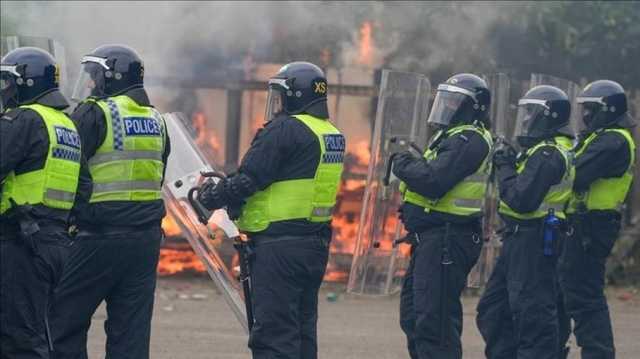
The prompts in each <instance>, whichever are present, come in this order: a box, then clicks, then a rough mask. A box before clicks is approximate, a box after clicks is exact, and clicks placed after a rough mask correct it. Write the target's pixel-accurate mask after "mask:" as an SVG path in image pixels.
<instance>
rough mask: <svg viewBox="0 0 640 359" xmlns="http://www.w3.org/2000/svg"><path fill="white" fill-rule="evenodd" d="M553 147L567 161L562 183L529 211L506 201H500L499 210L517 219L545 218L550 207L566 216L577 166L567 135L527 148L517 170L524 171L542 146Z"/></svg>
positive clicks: (556, 185) (551, 188)
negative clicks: (524, 210)
mask: <svg viewBox="0 0 640 359" xmlns="http://www.w3.org/2000/svg"><path fill="white" fill-rule="evenodd" d="M547 146H548V147H553V148H555V149H557V150H558V151H559V152H560V154H562V157H563V158H564V161H565V172H564V174H563V176H562V180H561V181H560V183H557V184H555V185H553V186H551V187H550V188H549V191H548V192H547V195H546V196H545V197H544V199H543V200H542V203H540V206H539V207H538V208H537V209H536V210H535V211H532V212H529V213H519V212H516V211H514V210H513V209H511V208H510V207H509V206H508V205H507V204H506V203H505V202H503V201H500V207H499V209H498V212H500V213H501V214H504V215H507V216H509V217H512V218H517V219H523V220H527V219H536V218H543V217H544V216H546V215H547V213H548V212H549V209H551V208H553V210H554V212H555V215H556V216H557V217H559V218H563V219H564V218H566V216H565V209H566V206H567V204H568V202H569V199H570V198H571V192H572V187H573V180H574V178H575V173H576V171H575V167H574V165H573V156H572V154H571V152H570V150H571V147H572V144H571V140H569V139H568V138H567V137H563V136H558V137H555V138H554V140H553V141H543V142H540V143H538V144H537V145H535V146H533V147H531V148H530V149H529V150H527V153H526V157H525V160H524V161H521V162H520V163H519V164H518V168H517V170H516V171H517V172H518V173H522V171H524V169H525V168H526V166H527V161H528V160H529V158H531V156H533V154H534V153H535V152H536V151H537V150H538V149H540V148H542V147H547Z"/></svg>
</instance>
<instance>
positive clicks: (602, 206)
mask: <svg viewBox="0 0 640 359" xmlns="http://www.w3.org/2000/svg"><path fill="white" fill-rule="evenodd" d="M606 132H617V133H619V134H621V135H622V136H623V137H624V138H625V139H626V142H627V145H628V146H629V160H630V161H629V167H627V170H626V171H625V173H624V174H623V175H622V176H620V177H614V178H599V179H597V180H595V181H594V182H593V183H592V184H591V185H590V186H589V190H588V191H587V192H585V193H574V194H573V197H572V198H571V205H570V206H569V210H568V212H569V213H574V212H576V211H577V210H578V207H580V206H584V209H585V210H587V211H591V210H617V211H620V210H621V209H622V205H623V204H624V200H625V199H626V198H627V193H628V192H629V189H630V188H631V182H632V181H633V171H634V168H635V155H636V145H635V142H634V141H633V137H632V136H631V133H630V132H629V130H627V129H619V128H610V129H605V130H601V131H597V132H594V133H592V134H591V135H590V136H589V137H587V139H586V140H585V142H584V145H582V147H581V148H580V149H579V150H578V152H576V157H580V155H582V154H583V153H584V151H585V150H586V148H587V146H589V144H590V143H591V142H593V141H594V140H595V139H596V138H597V137H598V136H599V135H601V134H603V133H606Z"/></svg>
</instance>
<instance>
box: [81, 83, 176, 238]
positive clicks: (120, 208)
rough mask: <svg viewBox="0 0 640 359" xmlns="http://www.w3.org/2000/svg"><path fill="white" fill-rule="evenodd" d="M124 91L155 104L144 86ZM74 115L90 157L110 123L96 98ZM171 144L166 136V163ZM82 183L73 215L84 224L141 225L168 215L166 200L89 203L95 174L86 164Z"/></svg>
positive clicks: (138, 100)
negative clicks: (93, 174)
mask: <svg viewBox="0 0 640 359" xmlns="http://www.w3.org/2000/svg"><path fill="white" fill-rule="evenodd" d="M124 95H126V96H128V97H130V98H131V99H132V100H134V101H135V102H136V103H137V104H139V105H140V106H151V103H150V102H149V97H148V96H147V93H146V91H145V90H144V89H142V88H136V89H133V90H129V91H127V92H126V93H124ZM71 119H72V120H73V121H74V122H75V124H76V127H77V128H78V132H79V133H80V139H81V141H82V154H83V159H84V160H86V161H88V160H90V159H91V158H92V157H93V156H94V155H95V154H96V151H97V149H98V148H99V147H100V146H101V145H102V143H103V142H104V140H105V138H106V135H107V123H106V118H105V115H104V112H103V111H102V109H101V108H100V107H99V106H98V105H97V104H95V103H93V102H87V103H82V104H80V105H79V106H78V107H76V109H75V110H74V111H73V114H72V115H71ZM170 150H171V146H170V143H169V137H168V136H166V138H165V150H164V154H163V156H162V160H163V161H164V162H165V163H166V162H167V158H168V157H169V152H170ZM84 168H85V170H84V171H82V173H81V176H80V185H79V186H78V187H79V188H78V191H79V193H78V199H77V201H76V204H75V206H74V209H73V215H74V216H75V218H76V221H77V223H78V225H79V227H80V228H83V227H86V228H100V227H105V228H106V227H123V226H127V227H139V226H147V225H149V224H160V222H161V220H162V218H163V217H164V215H165V213H166V212H165V207H164V202H163V200H161V199H159V200H154V201H145V202H135V201H106V202H98V203H89V199H90V198H91V190H92V185H91V175H90V174H89V171H88V170H87V168H88V167H87V166H84Z"/></svg>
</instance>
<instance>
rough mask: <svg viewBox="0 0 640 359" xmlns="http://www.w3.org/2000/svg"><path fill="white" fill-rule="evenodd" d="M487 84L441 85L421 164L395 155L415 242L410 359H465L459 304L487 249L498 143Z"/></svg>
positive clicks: (459, 80)
mask: <svg viewBox="0 0 640 359" xmlns="http://www.w3.org/2000/svg"><path fill="white" fill-rule="evenodd" d="M490 107H491V94H490V92H489V89H488V87H487V84H486V83H485V81H484V80H482V79H481V78H480V77H478V76H475V75H472V74H457V75H455V76H452V77H451V78H449V79H448V80H447V81H446V83H443V84H441V85H439V86H438V92H437V95H436V98H435V101H434V105H433V109H432V110H431V113H430V115H429V119H428V123H429V124H431V125H433V126H435V127H436V128H437V129H438V131H437V133H436V134H435V135H434V136H433V137H432V139H431V141H430V144H429V147H428V149H427V150H426V152H425V153H424V157H418V156H414V155H413V154H412V153H411V152H409V151H407V152H401V153H399V154H397V155H396V156H395V159H394V162H393V173H394V174H395V175H396V176H397V177H398V178H399V179H401V180H402V181H403V184H402V185H401V190H402V191H403V192H404V204H403V205H402V207H401V209H400V213H401V216H400V218H401V220H402V222H403V223H404V226H405V228H406V229H407V231H408V233H409V235H408V237H407V239H408V241H409V242H410V243H411V245H412V247H411V262H410V264H409V268H408V270H407V273H406V275H405V278H404V284H403V287H402V295H401V302H400V325H401V328H402V330H403V331H404V333H405V334H406V336H407V343H408V349H409V354H410V356H411V358H412V359H418V358H420V359H427V358H442V359H446V358H462V345H461V342H460V336H461V335H462V304H461V302H460V295H461V293H462V290H463V289H464V287H465V285H466V280H467V275H468V274H469V271H470V270H471V268H472V267H473V266H474V265H475V263H476V261H477V260H478V257H479V255H480V250H481V248H482V241H481V240H480V239H481V237H482V233H481V224H480V222H481V216H482V205H483V199H484V195H485V189H486V183H487V180H488V175H489V172H490V165H491V162H490V156H489V153H490V152H491V147H492V145H493V141H492V139H491V134H490V133H489V131H487V129H486V128H485V124H486V123H487V121H488V118H489V117H488V116H489V109H490Z"/></svg>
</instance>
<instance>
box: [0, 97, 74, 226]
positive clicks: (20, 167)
mask: <svg viewBox="0 0 640 359" xmlns="http://www.w3.org/2000/svg"><path fill="white" fill-rule="evenodd" d="M36 103H39V104H41V105H44V106H49V107H53V108H55V109H58V110H64V109H65V108H67V107H69V104H68V103H67V101H65V100H64V99H63V98H62V96H59V95H56V96H53V95H51V94H50V95H44V96H43V97H41V98H39V99H38V100H37V101H36ZM48 152H49V132H48V131H47V126H46V124H45V123H44V120H43V119H42V117H40V115H39V114H38V113H37V112H35V111H34V110H31V109H24V108H15V109H11V110H8V111H7V112H6V113H4V114H3V115H2V117H1V118H0V186H1V183H4V181H5V179H6V178H7V176H8V175H9V174H10V173H11V172H12V171H15V173H16V174H22V173H26V172H33V171H37V170H40V169H42V168H44V165H45V162H46V160H47V154H48ZM33 207H34V208H33V212H32V215H33V216H34V218H35V219H37V220H38V221H39V222H42V221H53V222H54V223H60V224H64V225H66V223H67V221H68V217H69V211H67V210H62V209H55V208H49V207H45V206H43V205H35V206H33ZM1 217H2V220H1V221H2V222H3V224H8V221H9V220H8V218H7V216H6V213H5V215H2V216H1ZM14 225H15V223H14ZM12 227H13V226H12ZM2 230H3V231H5V230H7V231H8V230H9V228H7V227H4V226H3V228H2Z"/></svg>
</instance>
